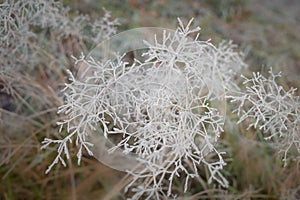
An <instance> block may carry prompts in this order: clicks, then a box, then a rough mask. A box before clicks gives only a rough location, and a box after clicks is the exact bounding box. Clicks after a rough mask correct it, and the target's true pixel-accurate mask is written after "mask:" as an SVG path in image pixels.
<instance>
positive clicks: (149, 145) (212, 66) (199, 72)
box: [43, 20, 245, 199]
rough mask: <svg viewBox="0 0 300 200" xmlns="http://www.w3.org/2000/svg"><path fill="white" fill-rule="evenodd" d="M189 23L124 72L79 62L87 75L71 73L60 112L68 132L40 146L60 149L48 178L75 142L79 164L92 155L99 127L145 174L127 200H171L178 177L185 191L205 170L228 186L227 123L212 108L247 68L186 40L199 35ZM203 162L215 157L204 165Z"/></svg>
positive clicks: (113, 64)
mask: <svg viewBox="0 0 300 200" xmlns="http://www.w3.org/2000/svg"><path fill="white" fill-rule="evenodd" d="M191 22H192V21H190V22H189V24H188V25H187V26H184V25H183V24H182V22H181V21H180V20H179V28H178V29H177V30H176V31H175V33H174V34H170V33H167V32H165V33H164V36H163V38H161V40H160V39H157V38H155V43H154V44H148V43H147V45H148V51H147V52H146V53H144V54H143V57H144V58H145V61H139V60H135V61H134V63H133V64H132V65H129V64H128V63H126V62H124V61H123V56H118V55H116V58H115V60H108V61H103V62H101V61H95V60H94V59H93V58H85V56H83V55H82V56H81V57H80V58H79V59H76V61H75V64H76V65H77V66H81V67H82V66H84V67H85V69H86V70H84V73H86V74H83V75H81V77H85V78H82V79H79V78H78V79H76V78H75V77H74V76H73V75H72V74H71V73H70V83H69V84H66V87H65V89H64V92H65V104H64V105H62V106H61V107H60V108H59V113H65V114H66V115H68V118H67V119H65V120H64V121H63V122H59V125H61V126H63V125H66V127H67V132H68V135H67V136H66V137H65V138H64V139H61V140H52V139H45V140H44V141H43V144H44V148H45V147H46V146H48V145H50V144H51V143H58V144H59V148H58V155H57V157H56V159H55V160H54V162H53V163H52V164H51V165H50V166H49V168H48V170H47V173H48V172H49V170H51V168H52V167H53V166H54V165H55V164H56V163H58V162H59V161H60V162H62V164H64V165H65V161H64V158H63V157H64V155H66V158H67V159H68V158H69V157H70V155H69V152H68V145H67V143H68V142H72V141H73V138H76V145H79V150H78V153H77V157H78V162H80V160H81V157H82V150H83V149H85V150H87V152H88V153H89V154H91V155H92V151H91V150H90V147H91V145H93V144H91V143H90V142H89V141H88V139H87V138H88V135H89V134H95V133H94V132H93V131H95V130H97V129H98V128H99V127H100V128H101V129H102V131H103V134H104V135H105V137H110V135H120V137H121V138H122V139H121V141H119V142H118V143H117V144H116V148H117V147H120V148H122V149H123V150H124V153H135V154H136V155H137V159H138V160H139V161H140V163H141V165H142V166H143V167H141V168H139V169H137V170H135V169H132V171H129V173H131V174H132V175H133V181H132V182H131V183H130V184H129V185H128V186H127V187H126V190H128V189H130V188H131V191H133V192H134V195H133V196H132V199H138V198H141V197H143V198H145V197H146V198H148V199H149V198H156V199H159V198H160V197H162V196H170V195H172V182H173V180H174V179H175V177H178V176H183V177H185V186H184V190H185V191H187V189H188V181H189V179H190V178H194V177H196V176H198V168H199V166H200V165H205V166H207V168H208V170H209V172H210V178H209V180H208V181H209V182H212V180H214V181H216V182H218V183H219V184H220V185H222V186H224V187H227V186H228V182H227V180H226V179H225V178H224V176H223V175H222V173H221V170H222V168H223V167H224V165H225V164H226V163H225V162H224V160H223V158H222V154H223V153H224V152H219V151H218V150H217V148H216V142H217V140H218V137H219V135H220V133H221V132H222V131H223V129H222V126H223V122H224V116H223V114H222V113H220V111H219V110H218V108H215V107H214V106H213V105H214V102H217V103H218V102H220V101H222V100H223V97H224V91H225V89H227V88H226V87H229V86H230V85H231V82H233V78H234V72H237V71H239V70H240V69H241V68H243V67H244V66H245V64H244V63H243V62H242V60H241V55H240V54H239V53H236V52H235V51H234V50H233V48H234V46H233V45H232V44H231V43H229V44H228V45H226V44H225V43H222V44H221V45H220V46H219V47H215V46H214V45H213V44H211V43H210V42H209V41H198V40H197V37H196V38H195V39H194V40H192V39H191V38H189V37H188V36H189V35H190V34H191V33H195V32H198V31H199V28H195V29H190V25H191ZM226 74H227V75H228V76H227V75H226ZM111 151H114V149H111ZM208 155H210V157H212V155H215V156H214V158H213V159H208V158H207V157H208ZM137 185H139V186H138V187H136V186H137Z"/></svg>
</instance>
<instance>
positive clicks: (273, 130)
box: [231, 69, 300, 164]
mask: <svg viewBox="0 0 300 200" xmlns="http://www.w3.org/2000/svg"><path fill="white" fill-rule="evenodd" d="M269 73H270V77H269V78H266V77H264V76H263V75H262V74H260V73H259V72H258V73H253V77H251V78H246V77H245V76H242V77H243V78H244V82H243V84H244V85H245V86H246V89H245V90H244V91H242V90H241V91H240V92H239V94H238V95H237V96H232V97H231V98H232V100H231V102H237V103H238V107H237V109H235V110H234V112H237V113H238V114H239V115H241V117H240V119H239V121H238V123H240V122H242V121H245V120H251V122H250V124H249V126H248V128H251V127H254V128H259V129H261V130H262V131H263V133H264V135H265V139H266V140H270V141H272V143H273V144H272V146H273V147H276V148H278V150H279V151H280V152H283V161H284V162H285V164H286V161H287V154H288V151H289V150H290V149H291V148H292V146H293V145H294V146H295V147H296V149H297V151H298V152H299V153H300V120H299V114H300V101H299V97H298V96H295V95H294V93H295V90H296V89H295V88H291V89H290V90H288V91H286V90H285V89H284V88H283V87H282V86H280V85H278V84H277V83H276V79H277V78H278V77H280V76H281V74H280V73H279V74H274V73H273V72H272V69H271V70H270V71H269Z"/></svg>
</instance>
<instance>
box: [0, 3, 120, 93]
mask: <svg viewBox="0 0 300 200" xmlns="http://www.w3.org/2000/svg"><path fill="white" fill-rule="evenodd" d="M68 12H69V9H68V8H66V7H64V6H63V5H62V3H61V2H59V1H54V0H50V1H48V0H29V1H28V0H18V1H15V0H5V1H3V2H2V3H1V4H0V55H1V59H0V85H1V87H2V88H4V89H6V90H7V92H10V90H11V89H12V88H13V87H14V88H18V86H17V87H16V86H15V85H14V84H16V83H18V79H17V78H20V77H22V76H23V73H22V71H23V70H24V69H26V70H27V72H29V71H30V70H33V69H35V68H36V67H37V66H41V65H49V63H50V66H47V67H45V68H47V69H48V70H51V68H52V66H54V65H55V66H59V67H60V68H61V67H62V66H65V65H66V64H68V63H66V61H67V60H68V57H69V56H70V55H72V54H76V52H77V51H78V52H80V51H83V50H84V49H85V48H86V46H91V45H96V42H98V41H99V40H101V39H106V38H107V37H108V36H109V35H111V34H113V33H115V32H116V25H118V21H117V20H112V19H110V18H111V16H110V13H109V12H107V11H105V16H104V17H103V18H100V19H98V20H94V21H92V20H91V19H90V17H89V16H86V15H76V16H75V17H73V18H71V17H69V16H68ZM74 41H76V42H74ZM62 43H68V44H65V45H62ZM2 88H0V89H2Z"/></svg>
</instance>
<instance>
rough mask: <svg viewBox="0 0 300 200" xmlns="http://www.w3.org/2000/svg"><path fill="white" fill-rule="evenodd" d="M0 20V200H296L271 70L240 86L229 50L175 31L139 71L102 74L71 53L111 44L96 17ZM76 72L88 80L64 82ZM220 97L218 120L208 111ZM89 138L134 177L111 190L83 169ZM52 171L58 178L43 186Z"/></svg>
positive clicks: (291, 140) (50, 7) (291, 112)
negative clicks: (132, 160)
mask: <svg viewBox="0 0 300 200" xmlns="http://www.w3.org/2000/svg"><path fill="white" fill-rule="evenodd" d="M11 5H14V6H11ZM0 9H2V10H1V11H2V12H0V13H1V20H2V21H1V52H2V54H1V61H0V62H1V71H0V79H1V84H2V88H1V89H2V90H3V91H2V93H3V94H2V93H1V95H4V93H5V95H6V96H5V98H8V99H9V100H8V103H10V102H12V103H11V104H13V106H11V107H10V110H4V109H1V120H2V121H1V125H2V126H1V135H0V137H1V140H0V142H1V153H2V154H1V157H0V158H1V160H0V164H1V175H3V183H5V184H2V186H0V189H1V191H3V192H2V194H3V198H4V199H19V198H23V197H24V196H25V197H26V198H27V197H28V198H32V199H35V198H48V199H53V198H54V199H55V198H58V197H59V198H62V199H63V198H68V196H69V195H70V192H69V191H71V198H72V199H75V198H78V199H82V198H83V197H86V196H88V198H99V197H101V198H102V197H103V198H106V199H111V198H112V197H113V196H118V199H125V198H130V197H131V198H132V199H137V198H138V197H140V196H141V199H144V198H147V197H149V198H150V199H152V198H154V199H159V198H161V199H165V198H171V197H173V196H176V195H177V196H179V197H178V198H179V199H180V198H183V199H199V198H208V199H216V198H220V199H224V198H227V199H234V198H238V199H245V198H266V199H270V198H281V199H285V198H287V199H292V198H295V199H297V197H296V195H297V192H299V184H300V183H299V180H300V178H299V123H300V122H299V121H300V120H299V107H300V106H299V97H297V91H295V90H294V89H288V88H289V87H288V86H286V85H282V84H280V82H278V80H277V78H280V77H279V75H276V73H274V72H272V71H270V74H263V75H262V74H260V73H253V75H252V76H251V75H245V77H243V78H242V79H240V78H239V75H240V74H242V73H244V72H245V73H246V71H245V66H246V64H245V63H244V61H243V57H242V55H241V54H240V53H238V51H237V49H236V46H235V45H233V44H232V43H221V44H220V45H214V42H211V41H207V40H204V41H203V39H201V35H200V37H196V38H195V39H187V36H188V35H196V33H197V32H198V29H197V28H196V29H193V28H192V25H191V24H189V25H185V23H182V22H181V21H179V22H180V23H179V27H178V29H177V31H176V33H175V34H174V35H172V34H170V35H167V37H165V39H164V40H165V42H162V43H161V42H157V43H155V44H154V45H153V44H149V51H148V52H147V53H146V54H145V55H144V56H145V57H146V58H147V59H146V60H145V61H144V62H141V61H138V60H136V61H135V62H134V63H133V65H128V64H126V63H125V62H124V61H123V60H122V58H123V57H122V55H121V56H117V59H116V60H115V61H111V62H103V63H102V62H96V61H95V60H92V59H90V58H85V57H84V56H82V57H80V54H79V52H81V51H83V52H84V51H85V50H86V49H88V48H89V47H91V46H93V43H94V42H95V41H98V40H99V39H100V38H107V37H108V36H109V35H110V34H113V33H115V31H116V29H115V25H116V24H117V21H115V20H112V19H111V17H110V15H109V14H108V13H106V15H105V16H104V17H103V18H97V19H100V20H93V19H92V18H90V17H88V16H84V15H79V16H77V14H74V13H73V14H70V15H69V14H67V13H68V10H67V9H65V8H64V7H62V5H61V4H60V3H58V2H52V1H51V2H49V1H45V2H44V1H17V3H15V4H12V1H6V2H4V3H3V4H1V7H0ZM12 13H13V14H12ZM232 15H233V16H234V13H233V14H232ZM49 16H50V17H49ZM70 16H72V17H70ZM196 25H197V24H196ZM212 38H213V36H212ZM166 41H167V42H166ZM161 50H163V51H161ZM71 55H74V56H75V57H77V58H76V59H75V65H74V61H73V60H72V59H71ZM83 63H84V65H85V66H87V67H88V68H91V69H92V71H94V72H95V73H94V74H93V75H92V76H87V78H86V79H83V80H82V79H80V80H79V79H77V77H76V76H75V75H72V74H76V72H77V70H78V68H79V67H80V66H82V64H83ZM66 69H69V70H70V73H69V74H67V73H65V72H66ZM89 75H90V74H89ZM67 77H69V78H70V80H67ZM174 77H176V78H174ZM210 77H213V81H212V79H211V78H210ZM64 82H67V85H66V88H65V90H64V91H63V93H64V94H65V97H64V98H62V97H63V95H62V94H61V92H60V90H61V89H62V84H63V83H64ZM223 97H227V98H228V105H227V110H228V111H227V113H226V114H227V116H226V120H225V115H224V113H220V112H219V110H218V109H216V108H215V107H213V105H214V104H212V102H213V101H221V100H223V99H222V98H223ZM4 100H5V99H4ZM4 100H3V101H4ZM5 101H6V100H5ZM1 103H2V102H1ZM6 103H7V101H6ZM57 107H59V112H60V114H61V115H59V116H57V115H56V110H57ZM64 114H66V115H64ZM56 122H60V124H61V125H63V126H62V129H61V132H60V134H58V128H57V127H56V126H55V123H56ZM223 124H225V125H224V126H223ZM98 127H101V128H102V129H103V133H104V134H105V136H106V137H108V138H109V137H110V135H114V136H115V135H120V136H122V137H121V138H122V140H119V143H117V145H118V146H119V147H120V148H123V149H124V150H125V151H126V152H134V153H136V154H137V155H138V159H139V161H140V162H141V163H142V164H144V165H143V166H145V168H144V169H143V170H142V171H137V172H135V171H131V172H129V174H130V175H129V176H128V175H127V176H125V175H124V174H123V176H124V178H123V179H121V180H120V181H118V179H119V177H121V175H122V174H121V173H117V172H114V171H112V170H110V169H108V168H105V167H104V166H101V165H100V164H98V163H97V161H95V160H93V159H92V157H90V156H89V155H88V154H87V152H89V151H88V150H89V147H90V145H92V144H90V143H89V142H88V141H86V140H85V137H86V135H87V134H89V131H88V130H89V129H93V128H98ZM44 137H47V138H48V139H45V140H44V145H45V146H44V147H46V149H47V151H40V150H39V148H40V145H41V144H40V142H42V140H43V138H44ZM266 139H267V140H266ZM71 141H74V142H72V143H70V142H71ZM132 141H134V142H132ZM53 144H54V146H52V145H53ZM48 145H50V146H48ZM57 148H58V149H57ZM57 150H58V151H57ZM86 150H87V151H86ZM57 153H58V154H57ZM282 153H283V154H282ZM89 154H91V152H90V153H89ZM52 156H54V157H53V158H52ZM64 156H66V157H64ZM76 156H77V158H78V160H76V161H75V160H73V159H72V158H73V157H76ZM281 156H283V157H281ZM68 158H69V159H68ZM53 160H54V163H53V164H58V163H59V162H61V163H63V164H64V163H65V164H67V165H68V168H67V169H65V168H60V164H58V165H56V169H54V168H52V171H49V170H50V168H48V169H49V170H48V171H47V172H49V173H48V175H45V174H44V171H46V169H47V167H48V166H49V165H50V164H51V163H52V161H53ZM73 161H74V163H76V162H81V166H80V167H77V166H73V164H72V163H73ZM283 165H285V166H283ZM53 166H54V165H50V167H53ZM67 177H68V178H67ZM69 177H70V179H69ZM111 177H115V179H114V178H111ZM20 183H22V184H21V186H20ZM92 186H93V187H92ZM124 188H125V192H126V193H124Z"/></svg>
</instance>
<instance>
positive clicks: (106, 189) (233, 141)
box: [0, 0, 300, 200]
mask: <svg viewBox="0 0 300 200" xmlns="http://www.w3.org/2000/svg"><path fill="white" fill-rule="evenodd" d="M0 3H1V1H0ZM62 3H63V5H64V6H68V7H70V9H71V10H70V15H76V14H77V13H81V14H87V15H89V16H91V18H93V19H97V18H99V17H102V16H103V13H104V11H103V8H105V9H106V10H108V11H110V12H111V16H112V18H118V20H119V23H120V25H119V26H118V32H121V31H123V30H128V29H131V28H136V27H150V26H156V27H165V28H170V29H176V27H177V17H179V18H181V20H182V21H184V22H187V21H188V20H190V19H191V18H194V25H195V26H196V25H199V26H200V27H201V32H200V33H201V35H200V39H202V40H207V39H211V40H212V43H213V44H218V43H219V42H221V41H222V40H232V41H233V43H235V44H238V46H239V49H240V50H241V51H243V52H244V54H245V62H246V63H247V64H248V69H247V71H246V72H245V74H247V73H251V72H253V71H259V72H261V73H263V74H267V71H268V70H269V69H270V67H272V68H273V71H274V72H279V71H282V74H283V77H282V78H281V79H280V84H282V85H283V87H285V88H289V87H298V88H300V34H299V33H300V1H299V0H272V1H267V0H265V1H262V0H249V1H246V0H198V1H194V0H185V1H171V0H157V1H151V0H127V1H116V0H111V1H104V0H63V1H62ZM0 26H2V24H1V22H0ZM62 45H67V44H62ZM67 68H68V67H67ZM38 69H39V70H37V71H35V72H34V73H31V74H29V75H28V76H30V77H29V78H28V80H27V79H26V80H23V81H24V84H28V88H29V89H28V91H27V92H31V91H34V89H36V90H37V91H39V93H38V94H39V98H44V99H45V100H44V101H45V102H47V103H45V104H47V106H48V107H47V109H41V110H43V111H40V112H33V114H32V112H30V111H28V110H33V111H34V110H39V108H40V106H41V105H37V104H36V103H35V101H34V100H35V99H34V98H32V99H30V100H28V101H27V100H26V102H23V103H22V105H23V106H24V105H26V109H22V108H20V107H22V106H20V105H19V104H18V103H17V101H16V100H15V99H16V98H17V97H15V96H10V95H8V94H5V93H1V94H0V105H1V110H0V112H1V115H0V117H1V120H0V131H1V135H0V153H1V154H0V178H1V184H0V199H7V200H12V199H49V200H51V199H78V200H81V199H124V198H125V197H126V195H124V194H123V192H122V189H123V187H124V185H126V182H127V181H128V177H127V176H126V174H125V173H123V172H118V171H115V170H113V169H110V168H109V167H106V166H104V165H102V164H101V163H99V162H98V161H97V160H95V159H93V158H91V157H89V156H84V159H83V161H82V163H81V166H77V161H76V159H75V155H76V148H75V147H74V148H73V151H72V152H71V153H72V154H73V155H74V159H72V160H70V162H69V163H68V167H66V168H64V167H63V166H61V165H58V166H57V167H56V168H55V169H54V170H53V171H52V172H50V174H48V175H46V174H45V173H44V172H45V170H46V168H47V166H48V165H49V164H50V163H51V162H52V160H53V158H54V156H55V152H54V151H55V149H52V151H44V150H40V146H41V141H42V140H43V138H44V137H53V135H56V136H57V135H58V127H57V126H56V125H55V122H56V121H57V120H58V119H59V116H58V115H56V107H57V106H58V105H60V103H61V102H60V99H59V98H58V96H59V95H61V94H60V91H59V89H61V88H62V87H63V83H64V82H65V81H66V80H67V78H66V73H65V69H64V68H63V67H61V68H57V70H53V72H52V73H55V74H54V75H53V76H48V75H47V73H46V72H47V70H45V69H44V68H43V65H41V66H40V67H39V68H38ZM45 83H47V84H48V85H51V87H52V88H54V90H48V89H47V88H48V87H47V84H45ZM33 88H34V89H33ZM24 90H26V87H24ZM43 94H47V95H48V96H45V97H43ZM297 94H298V95H299V94H300V92H299V90H298V91H297ZM49 96H50V97H49ZM19 99H22V98H19ZM29 108H30V109H29ZM28 113H30V115H29V114H28ZM228 129H229V130H230V133H227V132H226V133H225V134H224V138H223V139H224V142H223V144H222V145H223V146H222V147H223V148H224V150H225V151H226V152H227V156H228V158H227V162H228V165H227V167H226V169H225V175H226V178H228V180H229V181H230V185H231V186H230V187H229V188H228V189H227V190H225V189H220V188H218V187H217V186H215V185H208V184H207V183H206V182H205V181H207V180H206V178H207V174H206V173H205V169H204V172H203V175H202V178H203V180H204V182H201V181H200V182H197V181H195V183H194V184H193V185H191V189H190V191H189V192H188V193H186V194H184V193H183V191H180V189H178V190H179V193H180V194H182V195H184V196H185V197H184V198H183V199H300V163H299V161H297V162H292V163H291V164H289V165H288V166H287V167H286V168H283V167H282V163H281V161H280V159H278V158H277V157H276V155H275V153H274V152H273V151H272V150H270V148H268V146H267V145H264V143H263V142H262V143H258V142H250V141H251V140H252V139H253V138H256V137H258V135H259V133H257V132H256V131H255V130H250V133H249V131H245V130H244V129H243V127H236V128H234V127H233V126H232V127H229V128H228ZM228 129H227V130H228ZM239 135H242V136H243V137H240V136H239ZM258 140H259V139H258ZM175 185H176V184H175ZM177 185H178V186H180V185H182V184H181V183H177Z"/></svg>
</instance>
